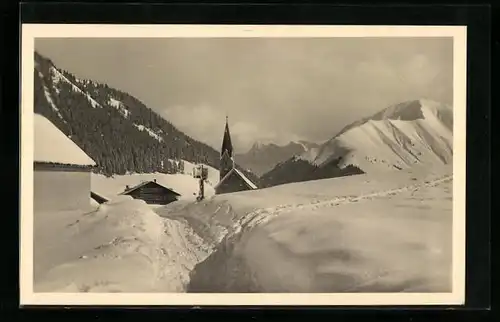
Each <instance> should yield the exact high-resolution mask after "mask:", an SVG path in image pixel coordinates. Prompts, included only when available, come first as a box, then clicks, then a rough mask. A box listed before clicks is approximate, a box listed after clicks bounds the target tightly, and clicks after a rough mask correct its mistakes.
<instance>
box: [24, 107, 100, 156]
mask: <svg viewBox="0 0 500 322" xmlns="http://www.w3.org/2000/svg"><path fill="white" fill-rule="evenodd" d="M34 127H35V129H34V130H35V135H34V138H35V155H34V161H35V162H44V163H58V164H69V165H79V166H94V165H96V163H95V161H94V160H92V159H91V158H90V157H89V156H88V155H87V154H86V153H85V152H83V150H82V149H80V147H78V145H76V144H75V143H74V142H73V141H72V140H71V139H70V138H68V137H67V136H66V135H64V133H63V132H61V130H59V129H58V128H57V127H56V126H55V125H54V124H53V123H52V122H50V121H49V120H48V119H47V118H45V117H44V116H42V115H40V114H35V117H34Z"/></svg>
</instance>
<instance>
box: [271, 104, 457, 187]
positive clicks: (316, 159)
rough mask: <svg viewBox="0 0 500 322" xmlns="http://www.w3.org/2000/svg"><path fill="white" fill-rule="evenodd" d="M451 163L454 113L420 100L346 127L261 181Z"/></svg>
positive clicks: (439, 105) (389, 109)
mask: <svg viewBox="0 0 500 322" xmlns="http://www.w3.org/2000/svg"><path fill="white" fill-rule="evenodd" d="M452 161H453V110H452V108H451V107H450V106H448V105H445V104H441V103H438V102H434V101H431V100H424V99H420V100H412V101H407V102H403V103H400V104H396V105H393V106H390V107H388V108H386V109H384V110H382V111H380V112H378V113H375V114H373V115H371V116H369V117H366V118H363V119H361V120H359V121H356V122H354V123H352V124H349V125H348V126H346V127H345V128H343V129H342V130H341V131H340V132H339V133H338V134H337V135H335V136H334V137H333V138H332V139H330V140H328V141H327V142H325V143H323V144H321V145H320V146H319V147H317V148H312V149H310V150H309V151H306V152H304V153H302V154H301V155H299V156H293V157H292V158H290V159H288V160H286V161H283V162H281V163H279V164H277V165H276V166H275V167H274V168H273V169H272V170H270V171H269V172H267V173H265V174H263V175H262V176H261V183H262V185H263V186H273V185H277V184H283V183H288V182H297V181H306V180H315V179H322V178H331V177H339V176H345V175H352V174H358V173H370V172H378V171H386V170H389V171H392V170H401V169H408V168H412V167H413V166H415V165H421V166H427V167H433V166H438V165H439V166H441V165H447V164H451V163H452Z"/></svg>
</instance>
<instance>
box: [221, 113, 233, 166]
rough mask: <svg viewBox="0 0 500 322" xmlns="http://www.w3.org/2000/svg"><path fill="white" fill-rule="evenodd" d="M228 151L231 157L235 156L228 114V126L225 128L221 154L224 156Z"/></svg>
mask: <svg viewBox="0 0 500 322" xmlns="http://www.w3.org/2000/svg"><path fill="white" fill-rule="evenodd" d="M226 151H227V154H228V156H229V157H232V156H233V145H232V143H231V134H230V133H229V122H228V118H227V115H226V128H225V129H224V138H223V139H222V148H221V151H220V155H221V156H222V155H223V154H224V152H226Z"/></svg>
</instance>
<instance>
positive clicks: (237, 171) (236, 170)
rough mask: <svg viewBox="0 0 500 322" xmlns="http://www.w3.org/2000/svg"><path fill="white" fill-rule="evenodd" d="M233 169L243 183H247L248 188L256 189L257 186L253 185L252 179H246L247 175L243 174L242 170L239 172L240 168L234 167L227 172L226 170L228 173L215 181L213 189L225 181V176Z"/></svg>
mask: <svg viewBox="0 0 500 322" xmlns="http://www.w3.org/2000/svg"><path fill="white" fill-rule="evenodd" d="M233 171H234V172H236V174H237V175H238V176H240V177H241V178H242V179H243V181H245V183H246V184H247V185H248V186H249V187H250V188H252V189H258V188H257V186H256V185H255V184H254V183H253V182H252V181H250V179H248V178H247V177H246V176H245V175H244V174H243V172H241V171H240V170H238V169H236V168H232V169H231V171H229V172H228V173H227V174H226V175H225V176H224V178H222V179H221V180H220V181H219V183H217V185H216V186H215V187H214V189H215V188H217V187H218V186H219V185H220V184H221V183H222V182H224V181H225V180H226V179H227V178H228V177H229V176H230V175H231V173H233Z"/></svg>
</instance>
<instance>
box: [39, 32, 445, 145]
mask: <svg viewBox="0 0 500 322" xmlns="http://www.w3.org/2000/svg"><path fill="white" fill-rule="evenodd" d="M35 48H36V50H37V51H38V52H39V53H40V54H42V55H44V56H47V57H48V58H50V59H52V61H53V62H54V63H55V64H56V66H58V67H60V68H63V69H66V70H68V71H70V72H72V73H73V74H75V76H77V77H79V78H87V79H92V80H95V81H98V82H104V83H107V84H108V85H109V86H111V87H115V88H118V89H120V90H122V91H125V92H127V93H129V94H131V95H133V96H135V97H137V98H138V99H140V100H141V101H142V102H144V103H145V104H146V106H148V107H150V108H152V109H153V110H155V111H157V112H158V113H160V114H161V115H162V116H164V117H165V118H166V119H167V120H169V121H171V122H172V123H173V124H174V125H175V126H177V127H178V128H179V129H180V130H182V131H184V132H185V133H186V134H188V135H191V136H192V137H194V138H195V139H198V140H201V141H204V142H206V143H208V144H210V145H212V146H214V147H215V148H217V149H219V148H220V145H221V142H222V133H223V127H224V122H225V115H226V113H227V114H228V116H229V122H230V129H231V134H232V136H233V144H234V145H235V149H236V150H237V151H238V152H242V151H243V152H244V151H245V150H247V149H248V148H249V147H250V146H251V145H252V143H253V142H255V141H256V140H259V141H264V142H275V143H278V144H284V143H286V142H288V141H291V140H297V139H304V140H309V141H315V142H318V141H323V140H326V139H329V138H330V137H332V136H333V135H334V134H336V132H337V131H339V130H340V129H341V128H342V127H343V126H345V125H347V124H348V123H351V122H353V121H355V120H357V119H359V118H360V117H364V116H367V115H369V114H371V113H374V112H376V111H378V110H381V109H383V108H385V107H387V106H389V105H392V104H395V103H399V102H402V101H406V100H411V99H417V98H428V99H433V100H437V101H440V102H443V103H447V104H452V97H453V93H452V87H453V86H452V85H453V74H452V72H453V41H452V39H451V38H406V39H403V38H385V39H384V38H324V39H318V38H309V39H298V38H295V39H291V38H284V39H264V38H246V39H245V38H233V39H229V38H199V39H193V38H166V39H123V38H122V39H119V38H118V39H102V38H94V39H84V38H61V39H48V38H45V39H37V40H36V42H35Z"/></svg>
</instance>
